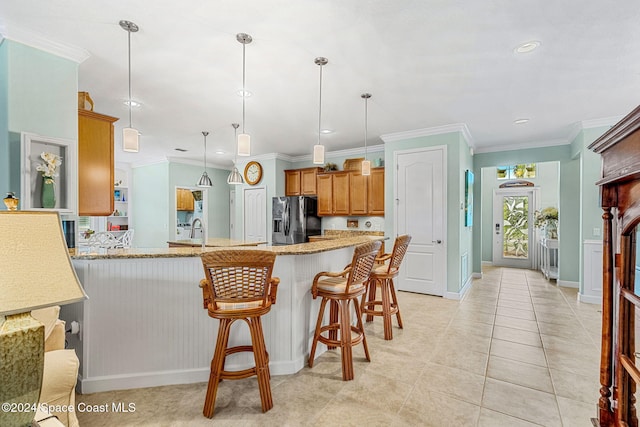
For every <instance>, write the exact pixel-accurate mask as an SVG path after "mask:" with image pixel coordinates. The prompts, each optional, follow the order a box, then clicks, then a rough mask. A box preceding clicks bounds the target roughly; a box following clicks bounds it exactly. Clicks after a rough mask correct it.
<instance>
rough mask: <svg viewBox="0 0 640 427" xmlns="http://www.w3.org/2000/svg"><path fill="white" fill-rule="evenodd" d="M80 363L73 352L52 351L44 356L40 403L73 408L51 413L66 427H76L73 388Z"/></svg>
mask: <svg viewBox="0 0 640 427" xmlns="http://www.w3.org/2000/svg"><path fill="white" fill-rule="evenodd" d="M79 367H80V362H79V361H78V357H77V356H76V352H75V351H74V350H53V351H47V352H46V353H45V354H44V374H43V376H42V389H41V390H40V403H44V404H47V406H49V407H51V408H53V407H55V406H58V407H60V408H61V409H62V407H69V406H71V407H73V409H74V411H73V412H72V411H66V410H65V411H61V412H55V411H52V412H51V414H52V415H55V416H57V417H58V419H59V420H60V422H62V424H64V425H65V426H67V427H77V426H78V418H77V417H76V413H75V404H76V394H75V386H76V380H77V378H78V368H79Z"/></svg>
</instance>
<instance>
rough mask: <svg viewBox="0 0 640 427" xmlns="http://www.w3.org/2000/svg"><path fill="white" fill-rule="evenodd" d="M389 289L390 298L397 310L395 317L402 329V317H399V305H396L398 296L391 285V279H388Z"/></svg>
mask: <svg viewBox="0 0 640 427" xmlns="http://www.w3.org/2000/svg"><path fill="white" fill-rule="evenodd" d="M389 290H390V291H391V298H392V299H393V304H394V305H395V307H396V309H397V310H398V312H397V313H396V319H398V326H399V327H400V329H402V318H401V317H400V306H399V305H398V297H397V296H396V289H395V286H394V285H393V279H390V280H389Z"/></svg>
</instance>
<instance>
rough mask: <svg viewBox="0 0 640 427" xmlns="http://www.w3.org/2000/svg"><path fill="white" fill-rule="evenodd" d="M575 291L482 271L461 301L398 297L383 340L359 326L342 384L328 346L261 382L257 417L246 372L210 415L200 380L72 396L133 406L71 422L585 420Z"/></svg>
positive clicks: (591, 388)
mask: <svg viewBox="0 0 640 427" xmlns="http://www.w3.org/2000/svg"><path fill="white" fill-rule="evenodd" d="M576 294H577V290H576V289H569V288H558V287H557V286H555V282H549V281H547V280H545V279H544V278H543V277H542V275H541V274H540V273H539V272H537V271H531V270H517V269H506V268H493V267H485V268H484V274H483V278H482V279H480V280H475V281H474V283H473V287H472V288H471V289H470V290H469V292H467V294H466V295H465V297H464V299H463V300H462V301H461V302H460V301H453V300H446V299H442V298H438V297H431V296H425V295H418V294H409V293H404V292H400V293H399V299H400V309H401V312H402V317H403V321H404V327H405V328H404V329H403V330H400V329H398V328H397V327H396V326H395V325H396V323H395V320H394V331H393V333H394V339H393V340H392V341H384V339H383V338H382V337H383V332H382V322H381V319H380V318H376V319H375V321H374V322H373V323H371V324H368V325H367V339H368V341H369V349H370V352H371V358H372V361H371V362H370V363H368V362H366V360H364V356H363V354H364V353H363V352H362V350H361V348H362V347H361V346H360V347H359V348H358V349H357V350H356V351H355V355H354V357H355V375H356V378H355V380H354V381H350V382H343V381H341V374H340V369H341V364H340V357H339V353H338V352H337V351H333V352H328V353H325V354H323V355H322V356H321V357H319V358H318V359H317V361H316V364H315V365H314V368H313V369H309V368H304V369H303V370H301V371H300V372H298V373H297V374H295V375H289V376H274V377H272V380H271V387H272V391H273V401H274V408H273V409H272V410H271V411H269V412H267V413H266V414H263V413H262V412H261V411H260V398H259V395H258V388H257V383H256V381H255V378H252V379H247V380H243V381H224V382H223V383H222V384H221V385H220V388H219V391H218V398H217V401H216V414H215V416H214V418H213V419H212V420H209V419H206V418H204V417H203V416H202V414H201V411H202V404H203V402H204V395H205V391H206V384H204V383H201V384H189V385H178V386H166V387H157V388H149V389H138V390H124V391H116V392H105V393H96V394H92V395H79V396H78V401H82V402H86V403H88V404H105V403H107V404H109V405H110V404H111V402H125V403H129V402H133V403H135V406H136V411H135V412H134V413H124V414H117V413H106V414H105V413H103V414H91V413H79V414H78V415H79V419H80V424H81V425H82V426H115V425H117V426H128V425H136V426H159V425H162V426H194V425H198V426H211V425H215V426H218V425H229V426H258V425H259V426H265V425H270V426H285V425H287V426H298V425H313V426H320V425H322V426H336V425H348V426H362V425H368V426H387V425H392V426H413V425H415V426H447V427H448V426H491V427H497V426H508V427H512V426H513V427H517V426H533V425H543V426H571V427H573V426H576V427H579V426H585V427H588V426H591V422H590V420H589V418H590V417H593V416H595V415H596V405H597V400H598V397H599V393H598V389H599V381H598V371H599V340H600V307H599V306H595V305H589V304H581V303H578V302H577V301H576ZM275 309H277V305H276V307H275ZM212 321H213V320H212ZM212 353H213V349H212Z"/></svg>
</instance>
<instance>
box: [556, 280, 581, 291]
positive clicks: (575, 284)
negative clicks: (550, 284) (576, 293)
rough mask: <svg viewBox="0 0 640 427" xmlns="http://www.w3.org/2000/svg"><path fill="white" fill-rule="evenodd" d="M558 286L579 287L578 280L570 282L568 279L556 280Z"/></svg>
mask: <svg viewBox="0 0 640 427" xmlns="http://www.w3.org/2000/svg"><path fill="white" fill-rule="evenodd" d="M557 283H558V286H562V287H563V288H576V289H578V288H580V282H571V281H569V280H560V279H558V281H557Z"/></svg>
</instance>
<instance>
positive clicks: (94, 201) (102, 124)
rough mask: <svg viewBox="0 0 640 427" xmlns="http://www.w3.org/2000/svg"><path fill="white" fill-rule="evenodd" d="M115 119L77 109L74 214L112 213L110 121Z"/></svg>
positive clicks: (111, 125)
mask: <svg viewBox="0 0 640 427" xmlns="http://www.w3.org/2000/svg"><path fill="white" fill-rule="evenodd" d="M117 120H118V119H117V118H115V117H110V116H105V115H104V114H98V113H94V112H93V111H88V110H78V215H80V216H108V215H111V214H112V213H113V183H114V182H113V181H114V175H113V123H114V122H116V121H117Z"/></svg>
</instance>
